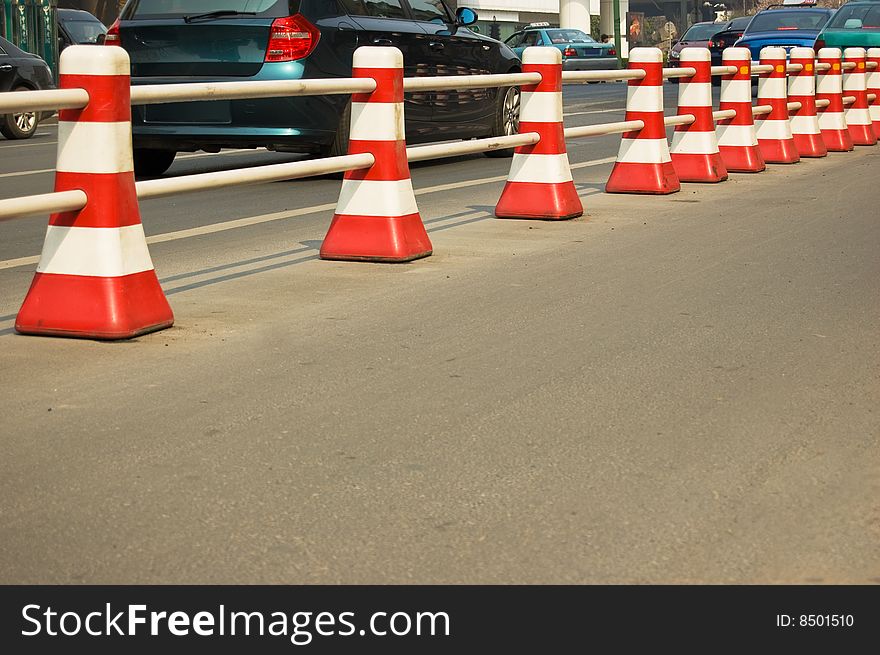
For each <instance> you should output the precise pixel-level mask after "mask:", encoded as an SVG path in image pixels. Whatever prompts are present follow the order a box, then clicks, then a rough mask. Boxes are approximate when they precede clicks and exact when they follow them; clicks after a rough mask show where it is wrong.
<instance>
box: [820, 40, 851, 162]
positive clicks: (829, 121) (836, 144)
mask: <svg viewBox="0 0 880 655" xmlns="http://www.w3.org/2000/svg"><path fill="white" fill-rule="evenodd" d="M817 57H818V60H819V63H820V64H825V65H826V67H827V70H825V69H819V70H817V72H816V100H827V101H828V106H826V107H823V108H821V109H820V110H819V130H821V132H822V140H823V141H824V142H825V147H826V148H828V152H846V151H848V150H852V149H853V142H852V137H851V136H850V135H849V130H848V129H847V126H846V117H845V116H844V113H843V77H842V76H841V66H840V58H841V53H840V48H822V49H821V50H819V52H818V53H817Z"/></svg>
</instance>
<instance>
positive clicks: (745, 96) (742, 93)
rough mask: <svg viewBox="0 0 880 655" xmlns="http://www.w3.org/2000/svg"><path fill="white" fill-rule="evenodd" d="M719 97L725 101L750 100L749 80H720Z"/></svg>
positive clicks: (750, 84)
mask: <svg viewBox="0 0 880 655" xmlns="http://www.w3.org/2000/svg"><path fill="white" fill-rule="evenodd" d="M721 97H722V98H724V99H725V100H726V101H727V102H751V101H752V83H751V82H750V81H749V80H724V79H722V80H721Z"/></svg>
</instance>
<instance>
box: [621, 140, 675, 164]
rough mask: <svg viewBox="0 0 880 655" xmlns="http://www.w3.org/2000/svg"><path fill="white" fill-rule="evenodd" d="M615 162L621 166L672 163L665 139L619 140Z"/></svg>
mask: <svg viewBox="0 0 880 655" xmlns="http://www.w3.org/2000/svg"><path fill="white" fill-rule="evenodd" d="M617 161H618V162H619V163H621V164H663V163H665V162H668V161H672V157H670V156H669V144H668V143H667V142H666V139H621V140H620V151H619V152H618V153H617Z"/></svg>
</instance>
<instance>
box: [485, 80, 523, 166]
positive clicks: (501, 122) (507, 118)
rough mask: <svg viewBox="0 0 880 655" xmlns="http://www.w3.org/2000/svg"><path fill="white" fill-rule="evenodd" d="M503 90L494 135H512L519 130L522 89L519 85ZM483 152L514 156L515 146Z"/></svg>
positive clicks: (500, 94) (496, 115)
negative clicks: (520, 89)
mask: <svg viewBox="0 0 880 655" xmlns="http://www.w3.org/2000/svg"><path fill="white" fill-rule="evenodd" d="M501 91H502V93H499V94H498V106H497V108H496V111H495V126H494V129H493V130H492V136H511V135H512V134H517V133H518V132H519V110H520V91H519V87H518V86H509V87H506V88H502V89H501ZM483 154H485V155H486V156H487V157H513V148H505V149H504V150H489V151H487V152H485V153H483Z"/></svg>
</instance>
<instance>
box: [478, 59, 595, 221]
mask: <svg viewBox="0 0 880 655" xmlns="http://www.w3.org/2000/svg"><path fill="white" fill-rule="evenodd" d="M522 61H523V72H524V73H540V74H541V81H540V82H539V83H538V84H532V85H527V86H523V87H522V96H521V100H520V103H521V104H520V107H521V109H520V122H519V131H520V133H526V132H537V133H538V134H540V135H541V140H540V141H538V143H535V144H533V145H528V146H519V147H518V148H517V149H516V150H515V151H514V154H513V160H512V161H511V162H510V174H509V175H508V177H507V184H505V185H504V191H503V192H502V193H501V198H500V199H499V200H498V204H497V205H496V206H495V216H497V217H498V218H533V219H534V218H537V219H544V220H563V219H568V218H575V217H576V216H580V215H581V214H583V213H584V207H583V205H582V204H581V199H580V197H579V196H578V194H577V189H575V187H574V182H573V181H572V177H571V168H570V167H569V164H568V155H567V154H566V151H565V136H564V134H563V124H562V53H561V52H559V50H558V49H557V48H538V47H530V48H526V49H525V50H524V51H523V59H522Z"/></svg>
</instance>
